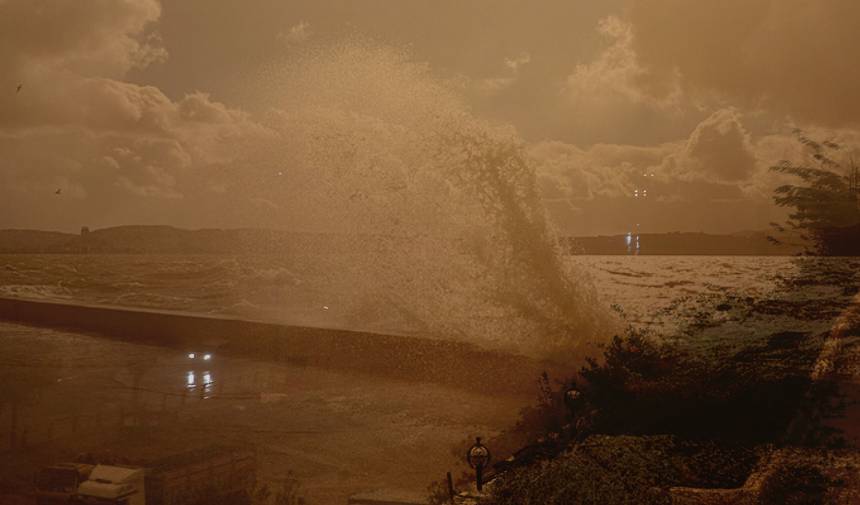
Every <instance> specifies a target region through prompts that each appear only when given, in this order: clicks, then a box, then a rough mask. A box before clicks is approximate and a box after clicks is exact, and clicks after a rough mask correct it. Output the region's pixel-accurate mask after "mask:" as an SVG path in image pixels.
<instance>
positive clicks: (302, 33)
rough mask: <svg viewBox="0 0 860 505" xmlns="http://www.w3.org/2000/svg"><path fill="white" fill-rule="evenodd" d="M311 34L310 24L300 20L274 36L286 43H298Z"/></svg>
mask: <svg viewBox="0 0 860 505" xmlns="http://www.w3.org/2000/svg"><path fill="white" fill-rule="evenodd" d="M310 36H311V24H310V23H308V22H307V21H300V22H298V23H297V24H295V25H293V26H291V27H290V28H289V29H288V30H286V31H282V32H278V34H277V35H276V38H277V39H278V40H279V41H281V42H285V43H287V44H298V43H301V42H304V41H306V40H308V39H309V38H310Z"/></svg>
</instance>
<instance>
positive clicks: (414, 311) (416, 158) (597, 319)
mask: <svg viewBox="0 0 860 505" xmlns="http://www.w3.org/2000/svg"><path fill="white" fill-rule="evenodd" d="M269 86H270V91H269V92H268V94H269V97H268V99H269V100H271V104H270V105H271V106H272V107H273V109H274V110H275V112H274V113H273V114H271V115H270V117H269V119H268V123H267V127H268V128H269V129H270V131H272V132H276V135H275V138H276V139H277V141H276V142H274V143H273V144H274V145H272V146H269V147H268V148H267V149H266V150H264V152H262V153H260V154H258V155H257V156H256V158H255V159H254V160H253V163H252V164H251V163H249V165H248V166H247V167H246V168H244V169H243V172H242V173H241V174H239V177H238V178H237V181H238V182H237V183H239V184H245V185H246V186H250V188H246V189H252V190H253V192H254V193H255V194H257V195H258V196H257V198H259V199H261V200H265V201H268V202H272V203H273V205H272V212H277V216H278V222H279V225H281V226H283V227H285V228H291V229H300V230H317V231H324V232H326V233H327V235H326V237H327V240H326V241H325V244H324V245H322V246H320V247H319V248H318V249H314V250H312V251H303V252H304V253H305V258H308V257H310V258H313V261H314V262H315V265H314V269H315V270H316V271H317V272H318V273H320V274H321V278H318V280H317V281H316V286H317V288H318V289H319V290H320V291H321V292H327V293H331V300H332V301H331V303H329V304H327V305H326V309H328V307H329V305H331V307H332V309H333V310H337V311H338V313H339V314H341V315H343V316H345V317H346V318H347V319H348V321H349V322H350V324H352V325H355V326H356V327H363V328H367V327H374V326H378V325H379V323H380V321H385V322H386V323H385V324H386V325H388V326H392V325H393V326H400V327H401V328H403V329H406V330H410V331H413V332H416V333H421V334H423V335H431V336H436V337H441V338H457V339H464V340H467V341H471V342H475V343H479V344H481V345H485V346H488V347H493V348H500V349H504V350H508V351H514V352H521V353H526V354H530V355H534V356H539V357H547V356H552V357H554V358H558V359H563V358H564V357H565V356H569V355H573V354H578V353H581V352H582V351H583V346H585V345H588V344H590V343H594V342H595V341H599V340H603V339H605V338H606V336H607V335H608V334H609V332H610V331H611V329H610V327H611V322H610V317H609V316H608V315H607V313H606V311H605V310H604V309H603V308H602V305H601V304H600V303H599V302H598V300H597V297H596V294H595V290H594V289H593V286H592V285H591V283H590V281H589V280H588V279H587V278H586V277H585V276H584V275H583V274H581V273H579V272H575V271H573V270H572V269H571V268H570V267H569V266H567V265H566V264H565V263H564V262H563V261H562V258H561V255H560V253H559V250H558V244H557V240H556V237H555V234H554V233H553V230H552V229H551V226H550V225H549V223H548V221H547V217H546V214H545V211H544V208H543V205H542V202H541V199H540V195H539V192H538V189H537V185H536V179H535V173H534V170H533V168H532V167H531V166H530V165H529V164H528V162H527V159H526V156H525V154H524V147H523V145H522V142H521V141H520V140H519V139H518V138H517V136H516V133H515V132H514V131H513V130H512V129H511V128H510V127H506V126H503V125H494V124H490V123H489V122H486V121H482V120H480V119H478V118H476V117H474V116H473V115H472V114H471V113H470V111H469V109H468V107H466V106H465V104H464V102H463V100H462V99H461V98H460V96H459V95H458V93H457V90H456V86H454V85H452V84H451V83H450V82H445V81H443V80H441V79H438V78H435V77H433V76H432V75H431V74H430V72H429V70H428V69H427V67H426V66H425V65H422V64H418V63H414V62H412V61H410V59H409V55H408V54H407V53H405V52H404V51H400V50H396V49H392V48H388V47H384V46H381V45H377V44H373V43H369V42H367V41H349V42H342V43H338V44H334V45H329V46H325V47H316V48H314V49H313V50H310V51H309V52H308V53H306V54H303V55H302V56H301V57H300V58H298V60H297V61H291V62H290V64H287V65H285V66H284V68H283V71H282V72H272V73H270V74H269ZM273 174H277V175H278V177H273Z"/></svg>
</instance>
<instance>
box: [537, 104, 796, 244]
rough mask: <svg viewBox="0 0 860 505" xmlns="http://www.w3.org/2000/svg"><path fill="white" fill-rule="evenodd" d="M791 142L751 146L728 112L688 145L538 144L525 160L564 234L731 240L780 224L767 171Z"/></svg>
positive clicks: (772, 139)
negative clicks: (712, 235)
mask: <svg viewBox="0 0 860 505" xmlns="http://www.w3.org/2000/svg"><path fill="white" fill-rule="evenodd" d="M792 142H794V141H793V139H791V138H790V136H789V135H784V136H783V135H780V136H776V135H771V136H766V137H763V138H761V139H758V140H754V139H753V138H752V137H751V135H750V134H749V133H748V132H747V130H746V128H745V127H744V125H743V121H742V115H741V114H740V113H739V112H738V111H736V110H735V109H731V108H729V109H722V110H719V111H716V112H715V113H713V114H712V115H711V116H709V117H707V118H706V119H704V120H703V121H702V122H701V123H699V124H698V125H697V126H696V127H695V128H694V129H693V131H692V132H691V133H690V134H689V136H688V137H687V138H686V139H680V140H677V141H673V142H666V143H663V144H659V145H655V146H634V145H616V144H596V145H593V146H591V147H589V148H586V149H583V148H580V147H577V146H575V145H572V144H568V143H564V142H558V141H544V142H537V143H534V144H533V145H531V146H530V148H529V156H530V158H531V160H532V163H533V165H534V166H535V169H536V171H537V177H538V184H539V188H540V190H541V195H542V198H543V200H544V201H545V203H546V205H547V208H548V209H549V211H550V215H551V216H553V218H554V221H555V222H556V223H557V225H558V226H559V227H560V228H561V229H562V230H563V231H564V232H566V233H572V234H596V233H606V232H607V231H608V230H612V231H613V232H615V233H622V232H624V231H626V230H628V229H630V226H631V224H641V225H642V226H643V231H677V230H688V231H689V230H709V231H723V232H729V231H737V229H738V228H739V227H744V228H751V229H752V228H766V227H767V225H768V223H769V222H770V221H774V220H778V219H779V218H780V217H781V216H782V212H783V211H782V210H780V209H777V208H776V207H775V206H773V205H772V202H771V198H772V194H773V188H774V187H775V186H776V185H778V183H779V182H780V181H779V180H778V177H776V176H775V175H774V174H772V173H771V172H770V171H769V170H768V167H769V166H771V165H773V164H774V163H776V162H777V161H778V160H779V159H781V157H782V155H784V154H785V153H786V152H787V151H786V149H794V148H793V146H792ZM794 143H796V142H794ZM643 190H644V191H645V192H647V196H646V197H645V198H643V197H642V195H643ZM636 195H638V196H636ZM741 223H743V224H741Z"/></svg>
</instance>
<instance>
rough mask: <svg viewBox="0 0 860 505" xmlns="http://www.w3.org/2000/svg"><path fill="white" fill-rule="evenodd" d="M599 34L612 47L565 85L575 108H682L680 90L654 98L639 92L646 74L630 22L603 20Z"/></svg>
mask: <svg viewBox="0 0 860 505" xmlns="http://www.w3.org/2000/svg"><path fill="white" fill-rule="evenodd" d="M597 31H598V32H599V33H600V34H601V35H602V36H603V37H604V38H605V39H607V40H608V41H609V45H608V46H607V47H605V48H604V49H603V50H602V51H601V52H600V53H598V55H597V56H596V57H595V58H594V59H593V60H592V61H589V62H587V63H580V64H578V65H576V67H575V69H574V71H573V73H571V74H570V75H569V76H568V77H567V80H566V82H565V86H564V90H563V94H564V95H565V97H566V98H567V99H568V100H569V101H570V102H571V103H572V105H573V106H574V107H578V108H580V109H595V108H606V107H611V106H613V105H615V104H616V103H617V102H629V103H630V104H641V105H645V106H647V107H652V108H657V109H670V108H677V107H678V100H679V97H678V92H677V90H675V92H673V93H668V94H667V95H666V96H661V97H654V96H652V95H649V94H646V93H643V92H642V91H641V90H640V89H639V86H638V80H639V79H640V78H641V77H642V75H643V74H644V73H645V70H644V69H643V68H642V65H641V64H640V63H639V59H638V56H637V55H636V52H635V51H634V49H633V29H632V26H631V25H630V23H629V22H627V21H625V20H623V19H621V18H619V17H617V16H608V17H606V18H604V19H601V20H600V22H599V23H598V25H597Z"/></svg>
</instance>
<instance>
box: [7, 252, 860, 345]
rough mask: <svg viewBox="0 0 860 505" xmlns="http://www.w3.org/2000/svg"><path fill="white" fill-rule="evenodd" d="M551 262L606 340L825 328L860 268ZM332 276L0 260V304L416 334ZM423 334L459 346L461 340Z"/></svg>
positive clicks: (390, 303) (793, 261) (331, 271)
mask: <svg viewBox="0 0 860 505" xmlns="http://www.w3.org/2000/svg"><path fill="white" fill-rule="evenodd" d="M563 261H564V262H565V263H566V266H567V268H568V269H569V271H570V272H571V275H572V276H574V278H575V279H576V281H577V283H579V284H584V285H588V286H589V287H591V288H593V289H594V291H596V295H597V296H596V300H597V301H596V303H597V304H599V305H600V310H601V311H604V312H607V313H610V314H612V317H613V318H614V319H615V321H616V322H617V323H618V325H616V326H615V327H613V328H612V330H613V331H615V332H618V331H623V330H624V329H630V328H633V329H637V330H641V331H647V332H650V333H653V334H655V335H658V336H663V337H667V338H669V337H677V336H682V335H687V336H692V335H694V334H701V333H711V334H713V333H714V332H716V331H719V332H722V333H720V337H721V338H730V337H731V338H754V337H755V334H756V333H761V332H768V331H770V332H773V331H781V330H803V331H814V330H817V329H823V328H826V327H827V325H828V324H829V323H830V321H831V319H832V318H833V317H835V315H836V314H837V313H838V311H839V310H840V308H841V307H844V305H845V304H846V303H848V302H849V301H850V300H851V298H852V297H853V295H854V294H855V290H856V284H857V279H856V274H857V272H858V271H860V258H838V257H837V258H801V257H784V256H644V255H643V256H621V255H617V256H585V255H583V256H575V255H574V256H565V257H564V258H563ZM337 270H338V269H337V266H336V265H332V264H331V263H326V262H324V261H322V260H320V261H319V264H317V262H315V261H311V260H307V259H304V260H303V261H301V262H299V261H296V260H295V258H284V257H280V256H275V255H246V256H221V255H129V254H118V255H57V254H47V255H29V254H17V255H0V296H3V297H21V298H27V299H36V300H45V301H56V302H65V303H86V304H99V305H110V306H121V307H129V308H143V309H156V310H167V311H181V312H191V313H197V314H209V315H218V316H231V317H237V318H243V319H253V320H264V321H271V322H281V323H288V324H300V325H310V326H318V327H333V328H347V329H361V330H370V331H375V332H380V333H395V334H415V335H419V336H428V334H427V333H428V332H427V327H428V325H424V324H422V322H421V321H420V320H419V321H416V319H418V318H417V317H415V316H413V315H414V314H415V313H416V311H415V310H412V307H409V306H407V305H406V304H407V303H408V300H400V304H401V305H398V300H396V299H392V297H389V296H385V297H379V298H376V299H374V297H373V296H368V294H367V293H366V292H362V289H361V287H360V286H356V285H354V284H352V282H354V280H355V278H354V277H351V273H350V272H348V271H342V272H338V271H337ZM357 293H361V294H357ZM427 296H428V297H430V296H438V295H436V294H435V293H428V295H427ZM475 310H476V312H477V311H480V310H481V307H480V306H478V304H476V305H475ZM404 314H406V315H407V316H404ZM619 328H620V329H619ZM429 336H431V337H433V338H454V339H466V340H468V339H469V334H468V333H467V332H452V333H451V334H450V335H429ZM478 343H484V344H487V342H481V341H478ZM488 345H492V344H488Z"/></svg>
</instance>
